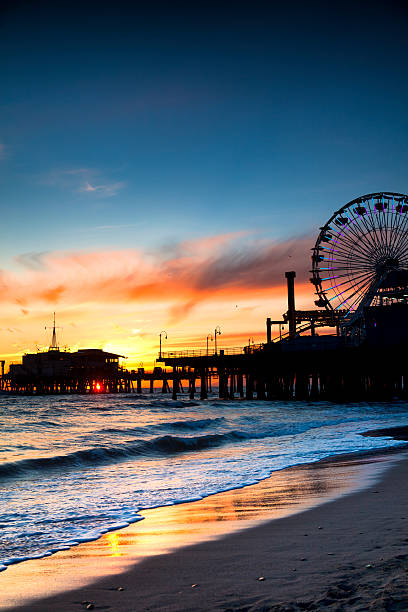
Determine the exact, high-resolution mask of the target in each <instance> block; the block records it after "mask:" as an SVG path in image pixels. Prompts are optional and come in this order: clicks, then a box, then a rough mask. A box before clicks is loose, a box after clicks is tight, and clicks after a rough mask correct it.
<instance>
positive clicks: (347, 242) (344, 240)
mask: <svg viewBox="0 0 408 612" xmlns="http://www.w3.org/2000/svg"><path fill="white" fill-rule="evenodd" d="M338 238H339V240H338V241H337V243H338V244H343V245H344V246H348V247H349V248H350V249H352V250H355V249H356V248H357V247H358V246H359V248H360V250H363V251H366V252H367V255H369V250H368V248H367V247H366V246H365V245H363V244H361V243H360V244H358V241H356V240H354V239H353V238H352V237H351V236H348V235H346V234H344V233H339V234H338Z"/></svg>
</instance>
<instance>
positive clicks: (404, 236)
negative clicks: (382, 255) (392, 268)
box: [393, 213, 408, 258]
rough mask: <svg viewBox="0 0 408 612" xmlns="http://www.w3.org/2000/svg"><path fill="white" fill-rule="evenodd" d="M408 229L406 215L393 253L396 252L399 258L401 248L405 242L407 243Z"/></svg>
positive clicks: (394, 244)
mask: <svg viewBox="0 0 408 612" xmlns="http://www.w3.org/2000/svg"><path fill="white" fill-rule="evenodd" d="M407 229H408V216H407V214H406V213H405V218H404V220H403V222H402V223H401V225H400V229H399V232H398V236H397V237H396V239H395V241H394V243H393V251H394V252H395V254H396V256H397V258H398V251H399V250H400V248H401V246H402V245H403V244H404V242H405V243H406V242H407Z"/></svg>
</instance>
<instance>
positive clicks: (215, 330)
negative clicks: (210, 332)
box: [214, 325, 221, 354]
mask: <svg viewBox="0 0 408 612" xmlns="http://www.w3.org/2000/svg"><path fill="white" fill-rule="evenodd" d="M217 335H218V336H221V328H220V326H219V325H217V327H216V328H215V329H214V342H215V347H214V348H215V354H217Z"/></svg>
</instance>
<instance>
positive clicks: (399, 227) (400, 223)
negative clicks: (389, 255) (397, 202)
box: [392, 212, 408, 251]
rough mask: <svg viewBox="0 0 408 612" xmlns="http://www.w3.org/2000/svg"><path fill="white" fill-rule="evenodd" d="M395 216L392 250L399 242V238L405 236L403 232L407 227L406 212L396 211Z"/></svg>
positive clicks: (407, 218) (407, 217)
mask: <svg viewBox="0 0 408 612" xmlns="http://www.w3.org/2000/svg"><path fill="white" fill-rule="evenodd" d="M396 217H397V222H396V226H395V231H394V237H393V238H394V239H393V242H392V250H393V251H395V248H396V245H397V244H398V243H399V241H400V240H401V238H405V239H406V236H405V232H406V229H407V222H408V216H407V213H403V212H401V213H399V214H398V213H397V214H396Z"/></svg>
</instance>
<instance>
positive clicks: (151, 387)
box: [150, 378, 154, 393]
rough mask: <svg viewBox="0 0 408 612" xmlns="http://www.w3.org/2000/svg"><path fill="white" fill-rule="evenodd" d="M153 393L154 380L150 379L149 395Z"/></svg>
mask: <svg viewBox="0 0 408 612" xmlns="http://www.w3.org/2000/svg"><path fill="white" fill-rule="evenodd" d="M153 391H154V378H151V379H150V393H153Z"/></svg>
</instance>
